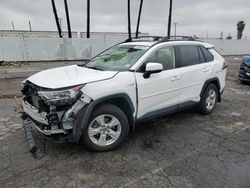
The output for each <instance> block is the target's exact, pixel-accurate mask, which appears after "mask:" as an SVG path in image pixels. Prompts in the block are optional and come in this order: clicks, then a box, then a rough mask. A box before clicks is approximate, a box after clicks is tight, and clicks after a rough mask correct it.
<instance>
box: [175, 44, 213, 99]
mask: <svg viewBox="0 0 250 188" xmlns="http://www.w3.org/2000/svg"><path fill="white" fill-rule="evenodd" d="M176 50H177V54H178V61H179V66H180V76H181V96H180V98H181V101H180V102H181V103H185V102H189V101H194V102H198V101H199V100H200V92H201V89H202V87H203V85H204V83H205V81H206V80H207V79H208V78H209V77H210V74H211V72H212V63H213V62H212V61H210V62H207V60H206V58H205V56H204V53H203V52H202V50H201V48H200V46H199V45H180V46H176Z"/></svg>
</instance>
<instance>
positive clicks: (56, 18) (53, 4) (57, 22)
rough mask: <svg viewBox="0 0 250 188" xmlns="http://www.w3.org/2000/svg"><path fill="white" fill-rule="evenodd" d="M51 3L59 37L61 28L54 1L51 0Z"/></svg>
mask: <svg viewBox="0 0 250 188" xmlns="http://www.w3.org/2000/svg"><path fill="white" fill-rule="evenodd" d="M51 3H52V8H53V12H54V15H55V20H56V26H57V30H58V34H59V37H60V38H62V29H61V26H60V24H59V18H58V15H57V12H56V5H55V1H54V0H51Z"/></svg>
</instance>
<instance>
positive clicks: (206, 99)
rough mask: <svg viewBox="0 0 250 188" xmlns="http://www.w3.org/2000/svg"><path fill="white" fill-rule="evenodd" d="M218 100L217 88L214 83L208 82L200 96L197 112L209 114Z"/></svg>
mask: <svg viewBox="0 0 250 188" xmlns="http://www.w3.org/2000/svg"><path fill="white" fill-rule="evenodd" d="M217 101H218V89H217V87H216V86H215V85H214V84H209V85H208V86H207V88H206V90H205V92H204V93H203V95H202V97H201V101H200V104H199V112H200V113H202V114H210V113H212V112H213V111H214V109H215V107H216V104H217Z"/></svg>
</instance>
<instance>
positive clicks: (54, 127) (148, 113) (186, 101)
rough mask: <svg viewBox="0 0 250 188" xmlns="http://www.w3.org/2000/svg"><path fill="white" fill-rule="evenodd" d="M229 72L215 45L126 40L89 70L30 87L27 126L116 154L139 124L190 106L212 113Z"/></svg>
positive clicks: (48, 74) (66, 72)
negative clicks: (113, 151) (115, 149)
mask: <svg viewBox="0 0 250 188" xmlns="http://www.w3.org/2000/svg"><path fill="white" fill-rule="evenodd" d="M226 68H227V63H226V62H225V60H224V59H223V57H221V55H219V54H218V53H217V52H216V50H215V49H214V46H213V45H210V44H207V43H204V42H201V41H196V40H193V39H192V38H183V39H182V40H170V39H168V38H164V37H147V38H143V37H142V38H138V39H129V40H127V41H125V42H123V43H120V44H118V45H115V46H113V47H111V48H110V49H108V50H106V51H104V52H103V53H101V54H99V55H97V56H96V57H94V58H93V59H92V60H90V61H89V62H88V63H86V64H82V65H72V66H66V67H61V68H54V69H50V70H46V71H42V72H40V73H37V74H35V75H33V76H31V77H29V78H28V79H27V80H25V81H24V83H23V84H24V87H23V90H22V92H23V95H24V97H23V109H24V115H23V121H24V124H25V125H26V126H27V125H32V126H33V127H35V128H36V129H38V130H39V131H40V132H41V133H43V134H44V135H46V136H48V137H51V138H53V139H55V140H57V141H70V142H74V143H78V142H79V141H83V142H84V144H85V145H86V146H87V147H88V148H89V149H91V150H95V151H108V150H112V149H114V148H116V147H117V146H118V145H120V144H121V143H122V142H123V141H124V140H125V138H126V137H127V135H128V133H129V130H130V129H133V128H134V127H135V123H136V122H138V121H142V120H146V119H149V118H150V119H151V118H154V117H156V116H161V115H165V114H169V113H172V112H176V111H180V110H182V109H184V108H187V107H191V106H196V107H197V108H198V109H199V111H200V112H201V113H202V114H209V113H211V112H213V110H214V109H215V106H216V103H217V102H220V101H221V94H222V92H223V89H224V87H225V75H226ZM33 149H34V148H33Z"/></svg>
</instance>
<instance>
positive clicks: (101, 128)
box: [83, 104, 129, 151]
mask: <svg viewBox="0 0 250 188" xmlns="http://www.w3.org/2000/svg"><path fill="white" fill-rule="evenodd" d="M128 132H129V123H128V118H127V116H126V115H125V113H124V112H123V111H122V110H121V109H120V108H118V107H117V106H115V105H112V104H106V105H103V106H100V107H98V108H97V109H96V110H94V112H93V114H92V115H91V117H90V120H89V122H88V127H87V129H86V131H85V133H84V135H83V142H84V144H85V145H86V147H88V148H89V149H90V150H93V151H109V150H113V149H115V148H117V147H118V146H119V145H120V144H121V143H122V142H123V141H124V140H125V138H126V137H127V135H128Z"/></svg>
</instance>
